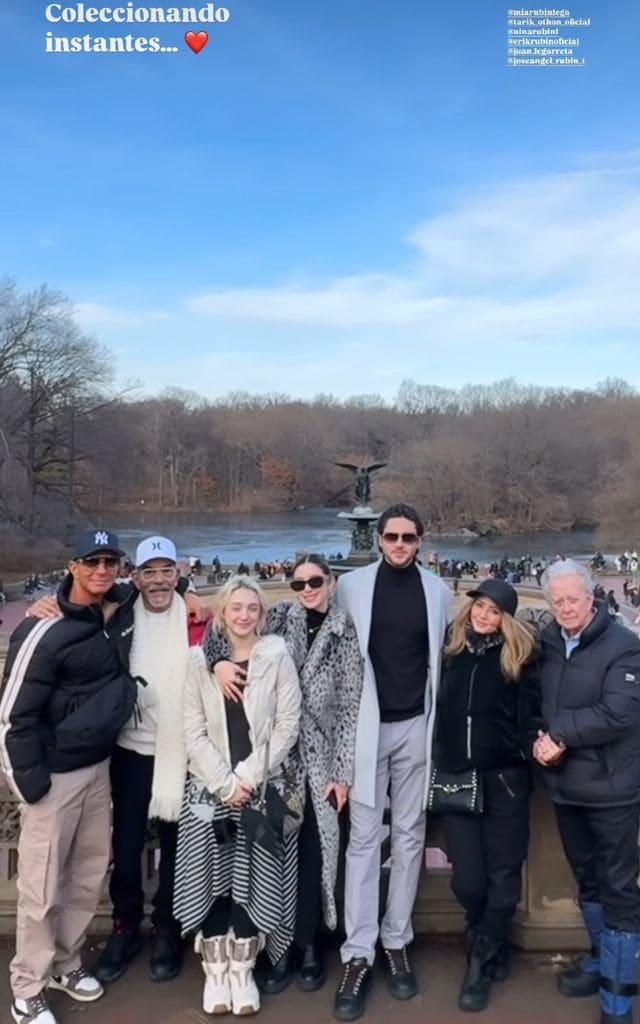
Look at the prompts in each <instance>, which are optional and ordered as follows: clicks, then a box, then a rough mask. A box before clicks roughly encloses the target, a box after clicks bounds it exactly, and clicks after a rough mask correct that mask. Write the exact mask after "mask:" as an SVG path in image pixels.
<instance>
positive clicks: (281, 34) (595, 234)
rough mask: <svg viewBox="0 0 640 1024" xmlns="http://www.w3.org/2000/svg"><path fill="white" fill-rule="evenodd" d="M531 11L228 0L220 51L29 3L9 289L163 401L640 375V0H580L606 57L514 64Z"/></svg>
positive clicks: (7, 50)
mask: <svg viewBox="0 0 640 1024" xmlns="http://www.w3.org/2000/svg"><path fill="white" fill-rule="evenodd" d="M106 2H107V0H98V2H97V6H101V5H102V4H104V3H106ZM118 2H119V0H109V3H110V5H112V6H116V4H117V3H118ZM120 2H124V0H120ZM135 5H136V6H142V5H141V4H140V3H139V0H136V3H135ZM65 6H73V7H75V6H76V4H68V5H65ZM149 6H163V7H165V8H166V7H169V6H174V5H173V4H170V3H167V2H164V3H160V2H157V3H155V4H149ZM178 6H183V5H178ZM196 6H200V4H196ZM508 6H509V5H508V4H507V3H504V4H503V3H501V2H500V3H498V2H495V0H457V2H456V3H452V4H449V3H447V4H442V3H440V4H435V3H433V4H432V3H430V2H429V0H404V2H403V0H398V2H395V3H393V4H392V3H388V2H382V0H324V2H319V0H315V2H311V0H228V3H227V7H228V9H229V10H230V12H231V17H230V19H229V21H228V22H227V23H226V24H223V25H214V26H206V27H207V28H208V29H209V32H210V39H209V43H208V46H207V47H206V48H205V49H204V50H202V52H201V53H199V54H198V55H195V54H193V53H192V52H191V51H190V50H189V49H188V48H187V47H186V46H185V45H184V42H183V36H184V32H185V30H186V29H187V28H190V27H192V26H184V25H183V26H181V25H174V26H171V25H165V26H161V25H155V26H154V25H142V24H140V25H125V26H122V27H121V28H119V27H116V26H97V25H94V26H92V25H82V26H78V25H75V26H74V25H72V24H70V25H64V24H62V25H51V24H47V23H46V22H45V18H44V13H43V12H44V9H45V4H44V3H41V2H40V0H4V3H3V6H2V10H1V11H0V38H1V39H2V42H3V44H4V46H3V60H2V71H1V72H0V75H2V78H3V79H4V81H3V85H2V89H1V90H0V133H1V134H0V137H1V138H2V140H3V146H2V147H1V155H0V190H1V192H0V194H1V195H2V197H3V201H2V207H3V215H2V227H1V229H0V274H7V275H8V276H10V277H13V278H14V279H15V280H16V281H17V282H18V284H19V285H20V286H22V287H25V288H28V287H32V286H35V285H38V284H40V283H42V282H46V283H47V284H48V285H50V286H51V287H53V288H58V289H60V290H62V291H63V292H64V293H65V294H66V295H67V296H68V297H69V298H70V300H71V301H72V302H73V303H74V304H75V306H76V307H77V316H78V319H79V322H80V323H81V325H82V326H83V327H84V328H85V329H86V330H87V331H88V332H89V333H92V334H93V335H95V336H96V337H97V338H98V339H99V340H100V341H102V342H104V343H105V344H106V345H107V346H108V347H109V348H110V349H111V350H112V351H113V353H114V355H115V357H116V360H117V367H118V373H119V376H120V378H121V379H125V378H126V379H131V378H136V379H138V380H139V381H141V383H142V391H143V392H147V393H155V392H157V391H159V390H160V389H161V388H162V387H164V386H166V385H170V386H179V387H184V388H191V389H194V390H196V391H198V392H199V393H200V394H202V395H204V396H205V397H207V398H211V397H215V396H217V395H221V394H224V393H226V392H228V391H231V390H238V389H242V390H249V391H260V392H265V391H281V392H287V393H290V394H292V395H295V396H301V397H310V396H312V395H314V394H316V393H318V392H330V393H333V394H336V395H338V396H340V397H346V396H348V395H351V394H354V393H358V394H359V393H372V392H375V393H380V394H382V395H383V396H385V397H388V398H391V397H392V396H393V395H394V393H395V391H396V390H397V387H398V385H399V383H400V381H401V380H403V379H404V378H406V377H412V378H414V379H415V380H417V381H419V382H420V383H423V384H429V383H431V384H440V385H448V386H457V385H461V384H463V383H465V382H469V381H470V382H474V383H479V382H487V381H492V380H495V379H497V378H499V377H504V376H515V377H517V378H518V379H519V380H521V381H522V382H533V383H548V384H564V385H575V386H589V385H593V384H595V383H596V382H597V381H599V380H602V379H603V378H605V377H607V376H613V375H615V376H622V377H625V378H626V379H628V380H630V381H631V382H633V383H635V384H637V385H640V346H639V345H638V325H639V324H640V287H639V281H640V277H639V271H640V114H639V110H640V72H639V70H638V66H639V64H640V62H639V61H638V59H637V48H638V43H639V41H640V5H639V4H638V3H637V0H585V2H582V0H580V2H576V3H574V4H573V5H571V4H568V5H567V7H568V8H569V9H570V10H571V13H572V15H573V16H574V17H590V18H591V20H592V26H591V27H590V28H589V29H586V30H585V29H583V30H577V31H580V33H581V35H582V39H583V44H582V47H581V50H580V54H581V55H584V56H586V57H587V59H588V66H587V67H586V68H568V67H557V68H538V67H532V68H525V67H521V68H508V67H507V65H506V47H507V39H506V36H507V31H506V30H507V25H506V19H507V8H508ZM513 6H523V5H515V4H514V5H513ZM195 27H196V28H198V27H201V26H195ZM47 30H52V31H54V34H57V35H62V34H67V35H84V34H86V33H92V34H93V35H101V36H108V35H113V34H115V33H116V32H121V33H122V34H125V33H127V32H132V33H134V34H138V35H143V36H151V35H158V36H160V37H161V38H162V42H163V44H164V43H166V44H167V45H177V46H178V47H179V52H178V53H175V54H133V53H131V54H129V53H127V54H96V53H91V54H45V52H44V41H45V32H46V31H47Z"/></svg>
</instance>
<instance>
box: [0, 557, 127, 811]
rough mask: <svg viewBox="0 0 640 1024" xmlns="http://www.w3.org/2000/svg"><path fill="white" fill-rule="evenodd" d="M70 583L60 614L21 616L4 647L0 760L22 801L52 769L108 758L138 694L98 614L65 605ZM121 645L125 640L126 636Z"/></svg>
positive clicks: (61, 596)
mask: <svg viewBox="0 0 640 1024" xmlns="http://www.w3.org/2000/svg"><path fill="white" fill-rule="evenodd" d="M70 583H71V578H70V577H68V578H67V579H66V580H65V581H64V582H63V584H62V585H61V587H60V589H59V591H58V595H57V596H58V600H59V602H60V606H61V608H62V611H63V618H60V619H33V618H31V619H25V620H24V622H22V623H21V624H20V625H19V626H18V628H17V629H16V630H15V631H14V633H13V635H12V637H11V642H10V645H9V653H8V657H7V663H6V667H5V673H4V681H3V688H2V697H1V700H0V760H1V763H2V768H3V770H4V772H5V775H6V777H7V780H8V782H9V783H10V785H12V787H13V789H14V790H15V791H16V793H17V795H18V796H19V798H20V799H22V800H24V801H26V802H27V803H35V802H36V801H37V800H40V799H41V797H43V796H44V795H45V793H47V791H48V790H49V787H50V785H51V778H50V776H51V773H52V772H68V771H73V770H75V769H77V768H85V767H88V766H89V765H92V764H97V763H98V762H99V761H102V760H104V759H105V758H107V757H109V755H110V754H111V752H112V750H113V747H114V745H115V741H116V738H117V736H118V733H119V732H120V729H121V728H122V726H123V725H124V724H125V722H126V721H128V719H129V717H130V715H131V713H132V711H133V707H134V704H135V699H136V685H135V683H134V682H133V680H132V679H131V677H130V676H129V673H128V672H127V670H126V668H125V667H124V666H123V662H122V661H121V658H120V656H119V653H118V647H117V645H116V643H114V641H113V640H112V639H110V637H109V636H108V634H107V632H106V630H105V624H104V618H103V614H102V611H101V610H100V608H98V607H97V606H88V607H83V606H81V605H76V604H71V603H70V602H69V600H68V596H69V590H70ZM127 597H128V591H127ZM128 599H129V598H128ZM117 622H118V620H117V612H116V615H115V616H114V617H113V619H112V623H113V627H112V628H114V630H117V632H118V634H120V633H121V632H122V629H121V628H120V626H119V625H118V624H117ZM121 643H122V645H123V646H126V645H127V637H126V636H125V637H123V638H121Z"/></svg>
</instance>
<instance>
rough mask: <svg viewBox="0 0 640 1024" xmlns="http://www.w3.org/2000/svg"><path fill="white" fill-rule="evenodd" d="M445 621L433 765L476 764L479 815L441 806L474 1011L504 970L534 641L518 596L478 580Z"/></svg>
mask: <svg viewBox="0 0 640 1024" xmlns="http://www.w3.org/2000/svg"><path fill="white" fill-rule="evenodd" d="M468 596H469V597H470V598H471V600H470V601H468V602H467V604H466V605H465V606H464V607H463V608H462V609H461V611H460V612H459V613H458V615H457V616H456V618H455V619H454V620H453V623H452V624H451V627H450V632H449V637H448V641H447V643H446V646H445V648H444V652H443V653H444V661H443V670H442V680H441V683H440V690H439V692H438V705H437V716H436V727H435V729H436V738H435V754H434V759H435V763H436V765H437V766H438V768H439V769H440V770H442V771H443V772H463V771H466V770H468V769H469V768H475V769H477V771H478V774H479V776H480V779H481V784H482V788H483V793H484V808H483V812H482V814H479V815H477V814H445V815H443V817H442V822H443V825H444V833H445V839H446V848H447V854H448V857H449V860H450V861H451V865H452V869H453V873H452V880H451V888H452V889H453V892H454V894H455V896H456V897H457V899H458V900H459V902H460V903H461V904H462V906H463V907H464V910H465V912H466V918H467V938H468V969H467V973H466V975H465V978H464V981H463V983H462V988H461V990H460V998H459V1005H460V1007H461V1008H462V1009H463V1010H482V1009H484V1008H485V1007H486V1006H487V1004H488V1002H489V994H490V988H491V983H492V981H494V980H496V981H497V980H504V979H505V978H506V976H507V973H508V953H509V948H510V943H509V936H510V930H511V921H512V918H513V915H514V912H515V909H516V905H517V903H518V901H519V899H520V875H521V871H522V864H523V862H524V859H525V857H526V855H527V847H528V843H529V793H530V789H531V778H530V769H529V764H528V761H527V758H528V757H529V756H530V753H531V749H532V745H533V741H534V740H535V738H536V734H537V727H538V725H539V724H540V719H539V689H538V671H537V658H536V656H535V652H534V640H533V638H532V635H531V633H530V632H529V630H528V629H526V628H525V626H523V625H522V624H521V623H520V622H518V621H517V620H516V619H515V618H514V615H515V612H516V609H517V606H518V595H517V594H516V592H515V590H514V588H513V587H512V586H510V584H508V583H506V582H504V581H503V580H496V579H489V580H485V581H484V582H483V583H481V584H480V586H479V587H477V588H476V589H475V590H471V591H469V594H468Z"/></svg>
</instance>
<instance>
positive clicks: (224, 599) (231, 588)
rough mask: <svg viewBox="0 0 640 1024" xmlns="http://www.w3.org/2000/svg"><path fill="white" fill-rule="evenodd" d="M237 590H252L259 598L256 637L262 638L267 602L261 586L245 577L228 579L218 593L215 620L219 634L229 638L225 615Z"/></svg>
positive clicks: (238, 576)
mask: <svg viewBox="0 0 640 1024" xmlns="http://www.w3.org/2000/svg"><path fill="white" fill-rule="evenodd" d="M237 590H251V591H252V593H254V594H255V595H256V597H257V598H258V601H259V602H260V618H259V620H258V624H257V626H256V636H260V635H261V633H262V627H263V626H264V623H265V619H266V617H267V602H266V601H265V597H264V591H263V589H262V587H261V586H260V584H259V583H256V581H255V580H252V579H251V577H250V576H244V575H237V576H231V578H230V579H228V580H227V581H226V583H224V584H223V585H222V587H221V588H220V590H219V591H218V599H217V601H216V618H215V623H216V629H217V631H218V632H219V633H222V634H223V635H224V636H226V637H228V634H229V631H228V629H227V624H226V622H225V621H224V613H225V611H226V609H227V605H228V604H229V602H230V601H231V598H232V597H233V595H234V594H235V593H236V591H237Z"/></svg>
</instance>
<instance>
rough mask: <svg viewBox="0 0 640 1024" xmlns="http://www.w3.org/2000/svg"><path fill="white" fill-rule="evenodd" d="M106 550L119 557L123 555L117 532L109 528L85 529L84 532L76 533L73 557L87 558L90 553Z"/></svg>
mask: <svg viewBox="0 0 640 1024" xmlns="http://www.w3.org/2000/svg"><path fill="white" fill-rule="evenodd" d="M107 552H111V554H114V555H119V556H120V557H121V558H122V556H123V555H124V551H123V550H122V549H121V547H120V541H119V540H118V534H117V533H113V532H112V531H111V530H85V531H84V533H80V534H78V536H77V537H76V539H75V541H74V545H73V558H89V557H90V556H91V555H99V554H106V553H107Z"/></svg>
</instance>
